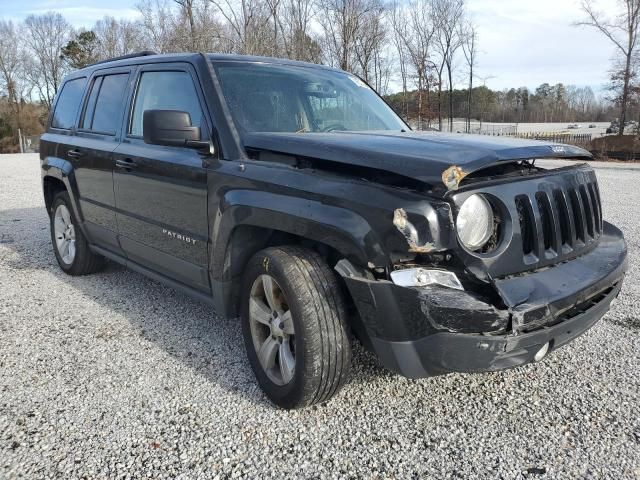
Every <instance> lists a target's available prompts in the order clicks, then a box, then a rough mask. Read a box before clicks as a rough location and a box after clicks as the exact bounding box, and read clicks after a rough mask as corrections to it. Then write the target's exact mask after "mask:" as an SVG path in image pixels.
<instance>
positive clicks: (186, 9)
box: [173, 0, 197, 51]
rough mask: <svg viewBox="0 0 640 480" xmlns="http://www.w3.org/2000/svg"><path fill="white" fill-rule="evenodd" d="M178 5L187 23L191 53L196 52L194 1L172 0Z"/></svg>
mask: <svg viewBox="0 0 640 480" xmlns="http://www.w3.org/2000/svg"><path fill="white" fill-rule="evenodd" d="M173 1H174V2H176V3H177V4H178V5H180V9H181V11H182V14H183V15H184V17H185V18H186V19H187V21H188V22H189V40H190V46H191V50H192V51H196V50H197V46H196V45H197V41H196V36H197V33H196V22H195V19H194V15H193V6H194V5H193V4H194V2H195V0H173Z"/></svg>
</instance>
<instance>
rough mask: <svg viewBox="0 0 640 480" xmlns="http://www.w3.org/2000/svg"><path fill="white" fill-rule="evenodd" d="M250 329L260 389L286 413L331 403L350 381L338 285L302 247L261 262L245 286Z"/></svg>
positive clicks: (246, 330)
mask: <svg viewBox="0 0 640 480" xmlns="http://www.w3.org/2000/svg"><path fill="white" fill-rule="evenodd" d="M242 289H243V290H242V308H241V315H242V329H243V334H244V340H245V346H246V349H247V355H248V357H249V362H250V364H251V367H252V368H253V371H254V373H255V375H256V378H257V380H258V383H259V384H260V386H261V387H262V389H263V390H264V392H265V393H266V394H267V396H268V397H269V399H270V400H271V401H273V402H274V403H275V404H276V405H278V406H280V407H283V408H299V407H304V406H307V405H311V404H314V403H322V402H325V401H327V400H329V399H330V398H331V397H332V396H333V395H334V394H335V393H336V392H337V391H338V389H339V388H340V387H341V386H342V384H343V383H344V381H345V380H346V378H347V377H348V374H349V370H350V365H351V345H350V343H349V337H348V335H347V327H346V310H345V305H344V298H343V296H342V291H341V288H340V284H339V283H338V279H337V278H336V275H335V274H334V273H333V271H332V270H331V269H330V268H329V266H328V265H327V264H326V262H324V260H323V259H322V257H320V256H319V255H318V254H317V253H315V252H313V251H311V250H307V249H303V248H299V247H275V248H268V249H266V250H263V251H261V252H259V253H258V254H256V255H255V256H254V257H253V258H252V259H251V260H250V261H249V265H248V266H247V269H246V271H245V275H244V280H243V285H242Z"/></svg>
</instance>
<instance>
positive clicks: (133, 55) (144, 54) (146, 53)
mask: <svg viewBox="0 0 640 480" xmlns="http://www.w3.org/2000/svg"><path fill="white" fill-rule="evenodd" d="M149 55H158V54H157V53H156V52H154V51H153V50H143V51H141V52H136V53H130V54H128V55H122V56H120V57H113V58H107V59H106V60H100V61H99V62H95V63H92V64H90V65H87V66H88V67H93V66H94V65H100V64H102V63H107V62H115V61H116V60H126V59H127V58H136V57H148V56H149Z"/></svg>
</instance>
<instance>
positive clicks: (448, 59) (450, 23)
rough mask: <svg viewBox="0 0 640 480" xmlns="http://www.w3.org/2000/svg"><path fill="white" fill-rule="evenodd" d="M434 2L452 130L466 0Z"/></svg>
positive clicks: (440, 0) (440, 73)
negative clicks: (455, 71)
mask: <svg viewBox="0 0 640 480" xmlns="http://www.w3.org/2000/svg"><path fill="white" fill-rule="evenodd" d="M433 4H434V15H435V18H436V25H437V29H436V32H437V35H436V37H437V40H438V46H439V50H440V55H441V60H442V62H441V64H440V65H441V66H440V68H439V77H440V83H442V66H446V69H447V80H448V82H447V83H448V88H449V131H452V130H453V69H454V58H455V54H456V51H457V50H458V49H459V48H460V46H461V45H462V41H461V38H460V36H459V25H460V22H461V21H462V18H463V15H464V0H433ZM440 91H441V90H440ZM439 110H440V108H439ZM439 119H440V121H441V114H439Z"/></svg>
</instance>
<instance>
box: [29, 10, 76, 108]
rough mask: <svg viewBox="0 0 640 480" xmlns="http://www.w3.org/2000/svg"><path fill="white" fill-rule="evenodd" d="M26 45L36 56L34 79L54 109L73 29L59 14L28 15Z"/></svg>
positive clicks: (40, 91)
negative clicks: (62, 51)
mask: <svg viewBox="0 0 640 480" xmlns="http://www.w3.org/2000/svg"><path fill="white" fill-rule="evenodd" d="M24 24H25V41H26V44H27V45H28V47H29V49H30V53H31V54H32V56H33V62H32V64H31V67H32V68H31V78H32V80H33V82H34V84H35V86H36V88H37V89H38V92H39V94H40V97H41V99H42V101H43V102H45V103H46V105H47V106H48V107H51V103H52V102H53V97H54V96H55V94H56V92H57V91H58V87H59V86H60V82H61V81H62V77H63V76H64V74H65V64H64V61H63V60H62V58H61V50H62V48H63V47H64V46H65V45H66V44H67V42H68V41H69V37H70V34H71V32H72V29H71V26H70V25H69V24H68V23H67V21H66V20H65V19H64V18H63V17H62V15H60V14H59V13H54V12H49V13H46V14H44V15H29V16H28V17H27V18H26V19H25V21H24Z"/></svg>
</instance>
